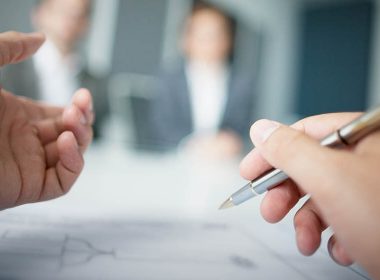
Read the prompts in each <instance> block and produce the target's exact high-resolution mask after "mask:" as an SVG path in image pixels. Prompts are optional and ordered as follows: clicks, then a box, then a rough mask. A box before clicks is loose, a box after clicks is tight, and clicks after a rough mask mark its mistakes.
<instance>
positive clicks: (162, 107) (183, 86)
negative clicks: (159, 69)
mask: <svg viewBox="0 0 380 280" xmlns="http://www.w3.org/2000/svg"><path fill="white" fill-rule="evenodd" d="M160 81H161V82H160V88H159V91H158V94H157V96H156V99H155V101H154V102H153V104H152V110H151V111H152V115H151V117H152V124H153V131H154V137H155V139H156V143H157V144H158V145H160V146H166V147H167V148H170V147H174V146H176V145H177V144H178V143H179V142H180V141H181V139H183V138H184V137H186V136H187V135H189V134H191V133H192V132H193V121H192V114H191V104H190V96H189V89H188V83H187V78H186V74H185V70H184V67H181V68H180V69H177V70H174V71H172V72H169V73H166V74H164V75H162V77H161V79H160ZM253 101H254V90H253V86H252V79H249V78H246V77H244V76H242V75H238V74H237V73H231V76H230V82H229V88H228V97H227V104H226V108H225V112H224V115H223V119H222V122H221V125H220V130H230V131H233V132H235V133H236V134H238V135H240V136H241V138H242V139H246V138H247V137H248V135H249V127H250V125H251V124H252V121H253V111H254V110H253Z"/></svg>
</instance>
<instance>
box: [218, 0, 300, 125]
mask: <svg viewBox="0 0 380 280" xmlns="http://www.w3.org/2000/svg"><path fill="white" fill-rule="evenodd" d="M213 2H215V3H220V4H222V5H224V6H225V7H227V8H228V9H229V10H231V11H232V12H234V13H236V14H238V15H241V16H242V17H243V18H244V19H245V21H246V22H247V23H250V24H251V25H253V26H254V27H256V28H259V30H260V31H261V32H262V35H263V39H264V45H263V48H264V49H263V62H262V69H261V79H260V85H259V90H260V94H261V100H260V104H259V105H260V106H258V108H260V112H258V113H259V116H262V117H265V118H272V119H278V120H283V121H284V120H285V121H286V120H287V119H288V118H289V114H291V113H292V112H293V110H294V100H295V98H294V96H295V84H296V77H295V75H296V70H297V63H298V62H297V57H298V35H299V32H298V27H299V24H298V19H299V17H298V15H299V6H300V5H299V2H298V1H297V0H281V1H278V0H235V1H230V0H213Z"/></svg>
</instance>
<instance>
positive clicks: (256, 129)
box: [251, 120, 280, 144]
mask: <svg viewBox="0 0 380 280" xmlns="http://www.w3.org/2000/svg"><path fill="white" fill-rule="evenodd" d="M279 127H280V124H279V123H278V122H274V121H270V120H260V121H257V122H256V123H255V124H254V125H253V126H252V128H251V137H252V140H253V143H254V144H261V143H265V142H266V141H267V140H268V138H269V137H270V136H271V135H272V134H273V132H275V131H276V129H277V128H279Z"/></svg>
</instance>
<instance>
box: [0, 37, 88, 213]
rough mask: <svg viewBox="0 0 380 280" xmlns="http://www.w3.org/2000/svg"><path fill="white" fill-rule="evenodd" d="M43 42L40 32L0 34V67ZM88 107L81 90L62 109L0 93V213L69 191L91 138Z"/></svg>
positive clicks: (83, 91) (20, 57)
mask: <svg viewBox="0 0 380 280" xmlns="http://www.w3.org/2000/svg"><path fill="white" fill-rule="evenodd" d="M43 40H44V39H43V36H41V35H40V34H34V35H24V34H19V33H14V32H9V33H3V34H0V66H1V65H5V64H8V63H14V62H17V61H20V60H22V59H24V58H26V57H28V56H30V55H31V54H32V53H34V52H35V51H36V50H37V49H38V47H39V46H40V45H41V44H42V42H43ZM52 94H54V93H52ZM91 108H92V100H91V95H90V93H89V92H88V91H87V90H79V91H78V92H77V93H76V95H75V96H74V97H73V102H72V104H71V105H70V106H68V107H67V108H59V107H52V106H48V105H46V104H42V103H38V102H34V101H31V100H28V99H26V98H21V97H16V96H14V95H12V94H10V93H8V92H6V91H4V90H2V91H1V93H0V178H1V179H0V208H1V209H4V208H8V207H13V206H16V205H20V204H24V203H29V202H37V201H41V200H48V199H52V198H55V197H58V196H60V195H62V194H64V193H66V192H67V191H68V190H69V189H70V188H71V186H72V185H73V184H74V182H75V180H76V179H77V178H78V176H79V174H80V172H81V170H82V168H83V163H84V162H83V157H82V154H83V152H84V151H85V149H86V147H87V146H88V145H89V143H90V142H91V139H92V129H91V125H92V122H93V113H92V109H91Z"/></svg>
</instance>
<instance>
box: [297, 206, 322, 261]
mask: <svg viewBox="0 0 380 280" xmlns="http://www.w3.org/2000/svg"><path fill="white" fill-rule="evenodd" d="M294 227H295V230H296V239H297V246H298V249H299V250H300V252H301V253H302V254H304V255H306V256H310V255H312V254H314V252H315V251H316V250H317V249H318V248H319V246H320V244H321V234H322V232H323V231H324V230H325V229H326V228H327V225H326V224H325V223H324V222H323V220H322V218H321V216H320V214H319V211H318V209H317V207H316V206H315V204H314V203H313V201H312V200H308V201H307V202H306V203H305V204H304V205H303V206H302V207H301V209H300V210H298V212H297V214H296V215H295V217H294Z"/></svg>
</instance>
